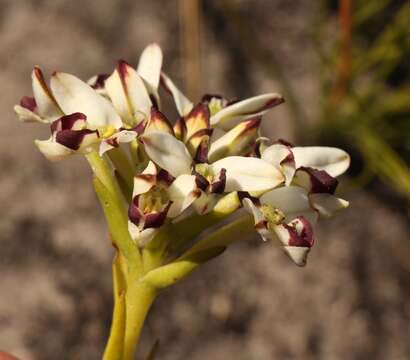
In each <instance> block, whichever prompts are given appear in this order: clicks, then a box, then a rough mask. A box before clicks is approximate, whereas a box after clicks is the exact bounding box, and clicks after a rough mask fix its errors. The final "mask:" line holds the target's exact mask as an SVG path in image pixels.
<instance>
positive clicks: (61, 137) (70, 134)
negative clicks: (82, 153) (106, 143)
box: [56, 129, 97, 150]
mask: <svg viewBox="0 0 410 360" xmlns="http://www.w3.org/2000/svg"><path fill="white" fill-rule="evenodd" d="M93 133H95V134H97V131H93V130H89V129H84V130H61V131H57V134H56V141H57V142H58V143H59V144H61V145H64V146H66V147H68V148H70V149H71V150H78V149H79V148H80V146H81V143H82V142H83V139H84V137H85V136H86V135H89V134H93Z"/></svg>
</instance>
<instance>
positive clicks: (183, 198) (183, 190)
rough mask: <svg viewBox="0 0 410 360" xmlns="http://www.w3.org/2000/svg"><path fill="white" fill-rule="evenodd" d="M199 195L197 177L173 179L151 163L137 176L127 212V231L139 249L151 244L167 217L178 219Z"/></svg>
mask: <svg viewBox="0 0 410 360" xmlns="http://www.w3.org/2000/svg"><path fill="white" fill-rule="evenodd" d="M198 196H199V193H198V190H197V187H196V181H195V176H193V175H187V174H181V175H179V176H177V177H173V176H172V175H171V174H169V173H168V172H167V171H165V170H163V169H161V170H158V168H157V167H156V165H155V164H154V163H153V162H152V161H150V162H149V164H148V166H147V167H146V169H145V170H144V171H143V172H142V173H141V174H139V175H136V176H135V177H134V189H133V194H132V201H131V204H130V207H129V211H128V218H129V221H128V229H129V231H130V234H131V237H132V238H133V239H134V240H135V241H137V242H138V243H139V245H140V246H143V245H145V244H146V243H147V242H148V241H150V240H151V239H152V238H153V237H154V236H155V234H156V233H157V231H158V230H159V228H160V227H161V226H162V225H163V224H164V223H165V221H166V218H167V217H168V218H175V217H177V216H179V215H180V214H181V213H182V212H183V211H184V210H185V209H186V208H187V207H188V206H189V205H191V204H192V202H193V201H194V200H195V199H196V198H197V197H198Z"/></svg>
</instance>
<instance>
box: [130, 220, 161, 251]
mask: <svg viewBox="0 0 410 360" xmlns="http://www.w3.org/2000/svg"><path fill="white" fill-rule="evenodd" d="M158 230H159V229H153V228H149V229H145V230H142V231H141V230H140V229H139V228H138V226H137V225H135V224H134V223H132V222H131V221H128V231H129V233H130V235H131V238H132V239H133V240H134V241H135V242H136V243H137V244H138V246H140V247H144V246H145V245H147V244H148V243H149V242H150V241H151V240H152V239H153V238H154V236H155V235H156V234H157V232H158Z"/></svg>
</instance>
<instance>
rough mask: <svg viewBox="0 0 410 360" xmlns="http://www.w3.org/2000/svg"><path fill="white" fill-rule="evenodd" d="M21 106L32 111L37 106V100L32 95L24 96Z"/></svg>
mask: <svg viewBox="0 0 410 360" xmlns="http://www.w3.org/2000/svg"><path fill="white" fill-rule="evenodd" d="M20 106H22V107H23V108H25V109H27V110H30V111H32V112H34V111H35V110H36V108H37V104H36V100H35V99H34V98H33V97H31V96H23V97H22V98H21V100H20Z"/></svg>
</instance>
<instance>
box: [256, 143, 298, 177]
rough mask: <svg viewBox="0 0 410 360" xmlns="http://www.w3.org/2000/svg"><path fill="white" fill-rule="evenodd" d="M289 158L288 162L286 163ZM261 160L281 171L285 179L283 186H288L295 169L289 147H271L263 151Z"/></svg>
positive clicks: (277, 145)
mask: <svg viewBox="0 0 410 360" xmlns="http://www.w3.org/2000/svg"><path fill="white" fill-rule="evenodd" d="M289 157H291V158H290V160H289V161H286V159H287V158H289ZM262 159H263V160H266V161H267V162H269V163H271V164H272V165H274V166H276V167H278V168H280V169H282V172H283V174H284V175H285V179H286V181H285V185H290V183H291V182H292V179H293V175H295V170H296V169H295V162H294V161H293V157H292V151H291V150H290V149H289V147H287V146H285V145H282V144H274V145H271V146H269V147H268V148H266V149H265V150H264V151H263V153H262Z"/></svg>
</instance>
